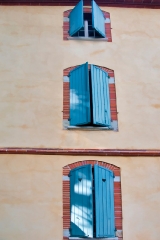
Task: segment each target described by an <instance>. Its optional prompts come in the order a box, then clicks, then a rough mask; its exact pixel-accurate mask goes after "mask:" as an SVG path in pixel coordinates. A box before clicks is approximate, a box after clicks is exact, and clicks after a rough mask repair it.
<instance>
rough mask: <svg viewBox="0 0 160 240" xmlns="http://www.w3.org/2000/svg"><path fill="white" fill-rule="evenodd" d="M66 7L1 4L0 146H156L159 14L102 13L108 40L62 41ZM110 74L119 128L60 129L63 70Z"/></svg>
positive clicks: (159, 110) (158, 138)
mask: <svg viewBox="0 0 160 240" xmlns="http://www.w3.org/2000/svg"><path fill="white" fill-rule="evenodd" d="M67 9H69V8H68V7H51V6H48V7H46V6H44V7H43V6H40V7H38V6H35V7H34V6H31V7H30V6H0V147H53V148H54V147H59V148H130V149H136V148H143V149H144V148H145V149H146V148H150V149H154V148H159V142H160V127H159V122H160V94H159V92H160V81H159V79H160V64H159V63H160V44H159V39H160V31H159V29H160V10H158V9H157V10H156V9H127V8H126V9H125V8H124V9H122V8H106V7H102V9H103V10H105V11H108V12H110V16H111V26H112V39H113V42H111V43H107V42H94V41H63V36H62V33H63V31H62V25H63V22H62V21H63V11H65V10H67ZM86 61H88V62H89V63H93V64H97V65H101V66H105V67H108V68H111V69H113V70H114V72H115V82H116V93H117V108H118V125H119V131H118V132H113V131H108V132H107V131H96V132H95V131H76V130H72V131H69V130H63V127H62V109H63V106H62V102H63V99H62V95H63V90H62V87H63V86H62V85H63V69H64V68H67V67H70V66H75V65H77V64H82V63H85V62H86Z"/></svg>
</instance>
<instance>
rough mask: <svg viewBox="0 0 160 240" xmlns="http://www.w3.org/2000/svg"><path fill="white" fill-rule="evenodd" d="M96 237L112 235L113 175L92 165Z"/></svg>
mask: <svg viewBox="0 0 160 240" xmlns="http://www.w3.org/2000/svg"><path fill="white" fill-rule="evenodd" d="M94 176H95V180H94V181H95V215H96V237H114V236H115V232H114V231H115V224H114V181H113V179H114V175H113V172H112V171H110V170H108V169H106V168H104V167H101V166H98V165H94Z"/></svg>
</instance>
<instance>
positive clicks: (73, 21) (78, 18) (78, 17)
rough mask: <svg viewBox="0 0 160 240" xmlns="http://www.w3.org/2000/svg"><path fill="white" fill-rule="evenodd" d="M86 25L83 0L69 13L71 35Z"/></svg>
mask: <svg viewBox="0 0 160 240" xmlns="http://www.w3.org/2000/svg"><path fill="white" fill-rule="evenodd" d="M83 26H84V17H83V0H81V1H80V2H79V3H78V4H77V5H76V6H75V7H74V9H73V10H72V11H71V12H70V15H69V35H70V36H73V35H74V34H75V33H77V32H78V31H79V30H80V29H81V28H82V27H83Z"/></svg>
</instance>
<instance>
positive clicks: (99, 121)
mask: <svg viewBox="0 0 160 240" xmlns="http://www.w3.org/2000/svg"><path fill="white" fill-rule="evenodd" d="M91 82H92V105H93V124H95V125H100V126H108V127H109V126H110V124H111V123H110V121H111V117H110V98H109V84H108V74H107V73H106V72H105V71H103V70H102V69H100V68H99V67H97V66H94V65H91Z"/></svg>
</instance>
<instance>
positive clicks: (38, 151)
mask: <svg viewBox="0 0 160 240" xmlns="http://www.w3.org/2000/svg"><path fill="white" fill-rule="evenodd" d="M0 154H33V155H74V156H119V157H120V156H131V157H132V156H133V157H143V156H145V157H160V149H155V150H151V149H134V150H132V149H67V148H65V149H64V148H0Z"/></svg>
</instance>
